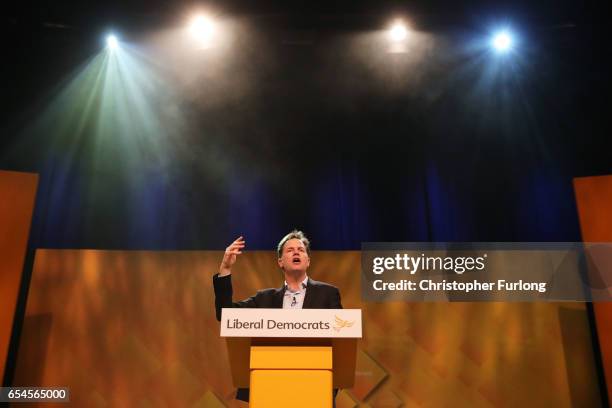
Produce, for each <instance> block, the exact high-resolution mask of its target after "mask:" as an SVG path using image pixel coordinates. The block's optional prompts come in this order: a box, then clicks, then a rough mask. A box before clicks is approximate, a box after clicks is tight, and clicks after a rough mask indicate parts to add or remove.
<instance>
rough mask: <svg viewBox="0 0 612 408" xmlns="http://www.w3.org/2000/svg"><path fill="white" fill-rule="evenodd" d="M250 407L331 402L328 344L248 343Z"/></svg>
mask: <svg viewBox="0 0 612 408" xmlns="http://www.w3.org/2000/svg"><path fill="white" fill-rule="evenodd" d="M250 366H251V367H250V368H251V381H250V385H251V391H250V398H249V399H250V403H249V406H250V407H253V408H274V407H292V408H302V407H303V408H312V407H317V408H326V407H331V406H332V388H333V387H332V384H333V375H332V348H331V347H303V346H297V347H287V346H252V347H251V365H250Z"/></svg>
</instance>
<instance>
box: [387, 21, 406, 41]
mask: <svg viewBox="0 0 612 408" xmlns="http://www.w3.org/2000/svg"><path fill="white" fill-rule="evenodd" d="M407 36H408V28H406V25H405V24H404V23H402V22H401V21H397V22H395V23H394V24H393V25H392V26H391V28H390V29H389V38H390V39H391V41H393V42H402V41H404V40H405V39H406V37H407Z"/></svg>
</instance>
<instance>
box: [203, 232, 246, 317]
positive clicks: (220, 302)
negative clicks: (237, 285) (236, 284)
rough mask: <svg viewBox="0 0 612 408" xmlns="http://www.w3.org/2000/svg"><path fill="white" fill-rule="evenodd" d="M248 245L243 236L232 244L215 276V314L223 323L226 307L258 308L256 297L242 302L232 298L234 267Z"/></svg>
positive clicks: (227, 249) (226, 250)
mask: <svg viewBox="0 0 612 408" xmlns="http://www.w3.org/2000/svg"><path fill="white" fill-rule="evenodd" d="M245 245H246V243H245V241H244V238H243V237H242V236H240V237H238V238H237V239H236V240H235V241H234V242H232V243H231V244H230V245H229V246H228V247H227V248H226V249H225V253H224V254H223V260H222V261H221V265H220V266H219V273H217V274H215V275H214V276H213V288H214V290H215V313H216V317H217V320H219V321H221V309H222V308H224V307H251V308H252V307H257V303H256V302H255V297H254V296H252V297H250V298H248V299H245V300H242V301H240V302H234V301H233V299H232V297H233V294H234V291H233V289H232V266H233V265H234V263H236V259H237V257H238V255H240V254H242V250H243V249H244V247H245Z"/></svg>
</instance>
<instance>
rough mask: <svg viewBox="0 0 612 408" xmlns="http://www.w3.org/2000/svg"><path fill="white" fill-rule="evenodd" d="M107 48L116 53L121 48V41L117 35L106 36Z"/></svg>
mask: <svg viewBox="0 0 612 408" xmlns="http://www.w3.org/2000/svg"><path fill="white" fill-rule="evenodd" d="M106 46H107V47H108V49H109V50H111V51H114V50H116V49H117V48H119V39H118V38H117V36H116V35H115V34H109V35H107V36H106Z"/></svg>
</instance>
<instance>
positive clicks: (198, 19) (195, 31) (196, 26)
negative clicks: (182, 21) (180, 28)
mask: <svg viewBox="0 0 612 408" xmlns="http://www.w3.org/2000/svg"><path fill="white" fill-rule="evenodd" d="M189 31H190V32H191V35H192V36H193V37H194V38H195V39H196V40H197V41H199V42H200V43H201V44H202V45H208V43H209V42H210V40H211V38H212V36H213V34H214V32H215V24H214V22H213V20H212V19H211V18H210V17H208V16H204V15H198V16H195V17H193V18H192V19H191V23H190V24H189Z"/></svg>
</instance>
